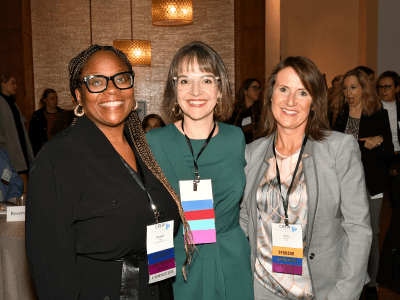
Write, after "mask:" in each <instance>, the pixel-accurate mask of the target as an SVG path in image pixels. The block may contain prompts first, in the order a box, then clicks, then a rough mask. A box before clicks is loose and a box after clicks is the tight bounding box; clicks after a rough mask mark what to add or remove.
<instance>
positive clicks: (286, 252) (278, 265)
mask: <svg viewBox="0 0 400 300" xmlns="http://www.w3.org/2000/svg"><path fill="white" fill-rule="evenodd" d="M306 143H307V137H304V139H303V143H302V145H301V150H300V154H299V158H298V159H297V163H296V168H295V169H294V173H293V176H292V182H291V183H290V186H289V188H288V190H287V193H286V197H285V198H283V196H282V190H281V178H280V173H279V168H278V162H277V158H276V153H275V139H274V142H273V149H272V150H273V153H274V157H275V167H276V175H277V180H278V187H279V195H280V197H279V199H282V204H283V209H284V210H285V216H284V223H272V224H271V225H272V271H273V272H277V273H285V274H296V275H301V274H302V272H303V233H302V229H301V225H293V224H289V217H288V207H289V195H290V191H291V190H292V187H293V183H294V180H295V178H296V174H297V170H298V168H299V165H300V161H301V157H302V155H303V151H304V148H305V145H306Z"/></svg>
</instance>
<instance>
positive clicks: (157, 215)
mask: <svg viewBox="0 0 400 300" xmlns="http://www.w3.org/2000/svg"><path fill="white" fill-rule="evenodd" d="M121 159H122V161H123V162H124V164H126V165H128V163H127V162H126V161H125V160H124V159H123V158H122V156H121ZM128 166H129V165H128ZM136 167H137V170H138V173H139V175H140V178H139V176H138V175H137V173H136V172H135V170H133V169H132V167H131V166H129V168H130V169H132V172H131V170H129V171H130V172H129V173H131V175H132V177H133V178H134V179H135V181H136V182H137V184H138V185H139V186H140V187H141V188H142V190H143V191H145V192H146V194H147V199H148V200H149V203H150V207H151V209H152V210H153V213H154V217H155V218H156V222H157V223H158V221H160V216H161V215H162V213H160V212H158V211H157V207H156V205H155V204H154V202H153V198H151V195H150V194H149V192H148V190H147V188H146V178H145V177H144V173H143V170H142V167H141V166H140V164H139V162H138V161H137V159H136Z"/></svg>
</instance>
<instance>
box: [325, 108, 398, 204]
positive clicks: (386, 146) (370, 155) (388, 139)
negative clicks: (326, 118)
mask: <svg viewBox="0 0 400 300" xmlns="http://www.w3.org/2000/svg"><path fill="white" fill-rule="evenodd" d="M348 118H349V108H348V106H346V107H345V109H344V111H343V112H342V113H341V114H338V115H337V118H336V122H335V124H332V118H331V127H332V129H333V130H336V131H339V132H344V131H345V129H346V124H347V120H348ZM379 135H380V136H382V137H383V142H382V144H381V145H380V146H378V147H375V148H374V149H371V150H369V149H367V148H365V147H364V144H365V142H362V141H360V140H358V145H359V147H360V151H361V161H362V164H363V167H364V173H365V181H366V184H367V189H368V191H369V193H370V194H371V196H374V195H376V194H379V193H383V192H384V190H385V189H386V188H387V186H388V184H389V179H390V178H389V172H388V170H387V167H386V162H387V161H388V160H389V159H390V158H391V157H392V156H393V153H394V147H393V142H392V132H391V130H390V124H389V115H388V112H387V110H385V109H381V110H378V111H377V112H375V113H374V114H373V115H371V116H365V115H363V114H362V115H361V119H360V128H359V132H358V138H359V139H361V138H367V137H372V136H379Z"/></svg>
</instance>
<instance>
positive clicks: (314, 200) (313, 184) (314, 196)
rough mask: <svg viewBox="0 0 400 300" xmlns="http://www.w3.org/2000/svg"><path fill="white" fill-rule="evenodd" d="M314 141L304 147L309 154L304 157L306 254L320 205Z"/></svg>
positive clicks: (308, 142) (309, 141) (305, 152)
mask: <svg viewBox="0 0 400 300" xmlns="http://www.w3.org/2000/svg"><path fill="white" fill-rule="evenodd" d="M314 143H316V142H314V141H311V140H308V141H307V144H306V146H305V148H304V154H308V155H309V156H308V157H306V158H303V159H302V164H303V171H304V177H305V180H306V186H307V205H308V216H307V237H306V238H307V244H306V248H305V250H304V252H305V253H304V255H307V253H308V249H309V248H310V243H311V238H312V232H313V228H314V219H315V214H316V211H317V205H318V180H317V177H316V175H317V172H316V170H315V163H314V157H313V145H314Z"/></svg>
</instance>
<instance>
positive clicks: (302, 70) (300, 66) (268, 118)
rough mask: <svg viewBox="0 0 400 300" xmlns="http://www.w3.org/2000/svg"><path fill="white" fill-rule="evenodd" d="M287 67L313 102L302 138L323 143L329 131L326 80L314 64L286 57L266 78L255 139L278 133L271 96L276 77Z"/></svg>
mask: <svg viewBox="0 0 400 300" xmlns="http://www.w3.org/2000/svg"><path fill="white" fill-rule="evenodd" d="M289 67H290V68H292V69H293V70H294V71H295V72H296V74H297V75H298V76H299V78H300V81H301V83H302V84H303V85H304V87H305V88H306V90H307V91H308V93H309V94H310V96H311V98H312V102H311V110H310V114H309V115H308V120H307V125H306V129H305V134H306V136H307V138H308V139H311V140H315V141H322V140H324V138H325V136H326V135H327V132H328V131H329V130H330V127H329V121H328V94H327V91H326V84H325V79H324V77H323V76H322V74H321V72H320V71H319V70H318V68H317V67H316V66H315V65H314V63H313V62H312V61H311V60H309V59H308V58H305V57H303V56H297V57H293V56H289V57H286V58H285V59H284V60H282V61H281V62H280V63H279V64H278V65H277V66H276V67H275V69H274V70H273V71H272V74H271V75H270V77H269V78H268V82H267V85H266V88H265V105H264V106H263V110H262V114H261V121H260V127H259V131H258V135H259V136H267V137H268V136H270V135H272V134H273V133H274V132H275V131H276V130H277V122H276V119H275V117H274V115H273V113H272V96H273V93H274V86H275V83H276V77H277V74H278V73H279V72H280V71H282V70H283V69H286V68H289Z"/></svg>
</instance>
